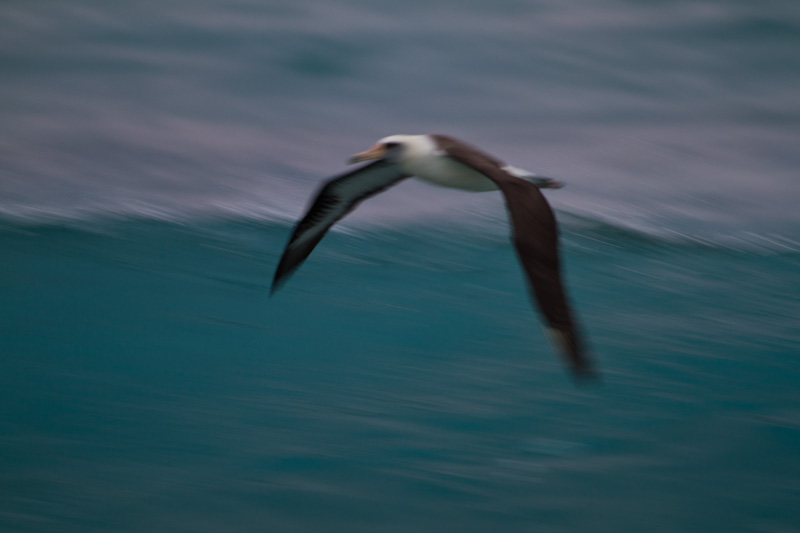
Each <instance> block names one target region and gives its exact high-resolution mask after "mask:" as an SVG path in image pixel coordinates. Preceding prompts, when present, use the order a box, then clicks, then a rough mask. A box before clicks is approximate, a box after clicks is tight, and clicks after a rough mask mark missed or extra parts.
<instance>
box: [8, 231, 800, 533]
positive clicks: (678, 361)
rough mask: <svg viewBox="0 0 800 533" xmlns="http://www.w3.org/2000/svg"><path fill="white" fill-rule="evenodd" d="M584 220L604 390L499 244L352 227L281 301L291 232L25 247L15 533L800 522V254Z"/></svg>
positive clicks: (39, 234) (589, 307)
mask: <svg viewBox="0 0 800 533" xmlns="http://www.w3.org/2000/svg"><path fill="white" fill-rule="evenodd" d="M567 226H568V227H567V229H566V230H565V233H566V235H565V238H566V241H567V246H566V260H567V264H568V267H569V278H570V281H571V286H572V293H573V299H574V300H575V302H576V304H577V306H578V308H579V310H580V313H581V317H582V320H583V322H584V324H585V325H586V327H587V330H588V332H589V335H590V337H591V342H592V346H593V348H594V352H595V354H596V356H597V358H598V360H599V364H600V365H601V367H602V369H603V373H604V383H603V384H602V385H601V386H597V387H589V388H576V387H574V386H573V385H572V383H571V382H570V380H569V378H568V377H567V375H566V374H565V373H564V372H563V369H562V368H561V366H560V363H559V362H558V361H557V360H556V357H555V356H554V354H553V353H552V352H551V350H550V349H549V347H548V346H547V344H546V341H545V339H544V337H543V335H542V334H541V332H540V330H539V328H538V326H536V322H535V317H534V314H533V312H532V310H531V309H530V306H529V304H528V301H527V297H526V296H525V294H524V292H523V291H522V290H520V288H521V278H520V274H519V273H518V268H517V265H516V263H515V259H514V256H513V252H512V250H511V247H510V245H509V244H508V242H507V240H506V239H505V236H501V235H499V236H496V237H484V238H480V239H478V238H474V237H471V236H469V235H463V234H446V235H437V234H432V233H430V232H426V231H424V230H421V231H415V230H409V231H408V232H407V233H391V232H383V233H382V232H375V233H369V234H361V235H344V234H334V235H332V236H331V240H330V242H329V243H326V245H327V246H323V247H322V248H321V249H320V250H318V255H315V257H314V258H312V261H310V262H309V264H308V265H306V268H305V269H303V270H302V271H301V272H300V273H299V274H298V275H297V276H296V278H295V279H293V280H292V281H291V282H290V283H289V284H288V285H287V287H285V289H284V290H283V291H282V292H280V293H278V294H277V295H276V296H275V297H273V298H272V299H268V296H267V295H268V275H267V274H268V273H269V271H270V269H271V266H272V265H271V261H270V259H269V258H270V255H269V252H268V251H269V250H273V249H279V248H280V246H281V245H282V244H283V242H284V239H285V238H286V234H287V232H288V227H283V226H281V225H272V224H257V223H252V222H245V221H240V222H236V221H227V222H219V223H215V224H207V225H206V226H205V227H203V228H199V227H197V226H195V227H190V226H183V225H176V224H165V223H152V222H142V221H138V222H137V221H127V222H117V223H106V224H105V225H104V226H103V227H104V230H105V231H103V232H88V231H84V230H79V229H68V228H64V227H61V228H59V227H6V228H5V231H4V232H3V233H2V234H0V239H2V241H1V242H2V248H3V250H4V251H5V255H4V261H3V262H2V267H0V268H2V272H0V280H2V286H0V290H2V293H3V294H4V302H5V305H4V306H3V307H2V311H0V313H2V319H1V320H0V323H2V324H3V330H2V336H1V337H0V338H2V346H0V348H2V352H3V354H4V356H3V359H2V372H0V379H2V387H1V388H0V390H2V402H0V404H1V405H2V418H0V423H1V424H2V426H0V434H2V435H3V438H2V440H0V458H2V468H0V472H2V474H0V476H1V477H0V486H2V491H3V492H2V498H0V502H2V503H0V513H1V514H0V524H2V527H3V529H4V530H6V531H55V530H58V531H287V530H295V531H296V530H315V531H412V530H423V531H435V530H454V531H455V530H458V531H487V530H497V529H502V530H504V531H532V530H536V531H576V530H577V531H610V530H630V531H641V530H645V529H646V530H650V531H709V530H715V531H793V530H795V528H796V525H797V524H798V521H800V511H798V510H797V506H796V505H795V503H796V502H797V499H798V496H799V495H800V483H799V482H798V479H800V457H799V456H798V453H797V451H798V449H799V448H800V394H798V387H797V385H798V382H799V381H800V361H798V359H797V352H798V347H799V346H800V335H798V330H797V327H796V317H797V316H800V302H798V299H797V298H796V297H795V295H794V294H790V293H789V291H787V287H789V286H790V285H791V284H792V283H793V280H794V279H795V277H796V274H797V271H798V267H800V256H798V254H797V253H796V252H791V253H764V252H760V253H759V252H754V251H747V250H736V249H730V248H727V249H726V248H721V247H718V248H714V247H710V246H702V245H697V244H693V243H684V244H676V243H669V242H665V241H658V240H655V239H648V238H642V237H641V236H640V237H637V236H635V235H630V234H628V235H626V234H623V233H620V232H619V231H618V230H614V229H613V228H609V227H598V228H595V229H594V230H591V231H590V230H587V229H584V231H583V232H582V234H581V235H578V234H577V233H572V232H571V231H570V227H571V225H569V224H567ZM423 252H424V255H419V254H421V253H423ZM478 303H479V305H478Z"/></svg>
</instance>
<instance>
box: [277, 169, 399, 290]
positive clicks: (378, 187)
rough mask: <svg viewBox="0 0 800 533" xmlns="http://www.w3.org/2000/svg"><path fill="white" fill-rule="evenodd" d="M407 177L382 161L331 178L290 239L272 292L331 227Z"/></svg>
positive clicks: (284, 280)
mask: <svg viewBox="0 0 800 533" xmlns="http://www.w3.org/2000/svg"><path fill="white" fill-rule="evenodd" d="M407 177H408V176H407V175H406V174H403V173H401V172H400V171H399V170H398V168H397V166H396V165H394V164H393V163H388V162H386V161H383V160H380V161H376V162H374V163H370V164H369V165H365V166H363V167H360V168H357V169H356V170H354V171H352V172H348V173H346V174H343V175H341V176H337V177H335V178H333V179H331V180H329V181H327V182H326V183H325V184H324V185H323V186H322V188H321V189H320V191H319V192H318V193H317V196H316V198H314V201H313V202H312V203H311V207H310V208H309V209H308V212H306V214H305V216H304V217H303V218H302V219H301V220H300V222H298V224H297V226H296V227H295V229H294V232H293V233H292V237H291V238H290V239H289V244H288V245H287V246H286V250H284V252H283V256H282V257H281V260H280V263H278V268H277V269H276V270H275V277H274V278H273V279H272V289H271V294H274V293H275V291H277V290H278V289H279V288H280V287H281V285H283V283H285V282H286V280H287V279H289V277H290V276H291V275H292V274H293V273H294V271H295V270H297V268H298V267H300V265H302V264H303V261H305V260H306V258H307V257H308V255H309V254H310V253H311V251H312V250H314V248H315V247H316V246H317V244H318V243H319V241H321V240H322V238H323V237H324V236H325V234H326V233H327V232H328V230H329V229H330V228H331V226H333V225H334V224H335V223H336V222H337V221H339V220H340V219H341V218H342V217H344V216H345V215H346V214H347V213H349V212H350V211H352V210H353V209H355V208H356V206H357V205H358V204H359V203H361V202H362V201H363V200H366V199H367V198H369V197H370V196H374V195H376V194H378V193H379V192H381V191H383V190H385V189H387V188H389V187H391V186H392V185H394V184H395V183H397V182H398V181H400V180H402V179H405V178H407Z"/></svg>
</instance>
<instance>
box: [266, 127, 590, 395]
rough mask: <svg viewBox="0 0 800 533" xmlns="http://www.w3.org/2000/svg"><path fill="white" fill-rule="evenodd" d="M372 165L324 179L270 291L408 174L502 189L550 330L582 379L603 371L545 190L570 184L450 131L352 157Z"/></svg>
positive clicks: (386, 142) (385, 141)
mask: <svg viewBox="0 0 800 533" xmlns="http://www.w3.org/2000/svg"><path fill="white" fill-rule="evenodd" d="M348 162H349V163H351V164H355V163H367V164H364V165H362V166H359V167H357V168H355V169H354V170H351V171H349V172H345V173H342V174H340V175H338V176H335V177H333V178H330V179H329V180H327V181H325V182H324V183H323V185H322V187H321V188H320V189H319V191H318V192H317V194H316V196H314V199H313V200H312V201H311V202H310V205H309V207H308V209H307V211H306V213H305V215H304V216H303V217H302V218H301V219H300V220H299V222H298V223H297V225H296V226H295V228H294V231H293V232H292V234H291V237H290V238H289V242H288V244H287V245H286V248H285V250H284V252H283V254H282V256H281V258H280V261H279V262H278V266H277V268H276V270H275V275H274V277H273V280H272V287H271V291H270V295H271V296H272V295H274V293H275V292H276V291H277V290H278V289H279V288H280V287H281V286H282V285H283V284H284V283H285V282H286V281H287V280H288V279H289V277H290V276H291V275H292V274H293V273H294V272H295V271H296V270H297V269H298V268H299V267H300V265H302V264H303V262H304V261H305V260H306V258H307V257H308V256H309V254H311V252H312V251H313V250H314V248H315V247H316V246H317V244H319V242H320V241H321V240H322V238H323V237H324V236H325V235H326V233H327V232H328V230H330V228H331V227H332V226H333V225H334V224H335V223H336V222H338V221H339V220H341V219H342V218H343V217H344V216H345V215H347V214H348V213H350V212H351V211H353V209H355V208H356V207H357V206H358V205H359V204H360V203H361V202H363V201H364V200H366V199H368V198H370V197H372V196H375V195H376V194H378V193H380V192H382V191H385V190H386V189H388V188H390V187H392V186H393V185H396V184H397V183H399V182H401V181H403V180H405V179H407V178H411V177H414V178H417V179H420V180H422V181H425V182H429V183H432V184H435V185H439V186H442V187H449V188H455V189H462V190H466V191H473V192H481V191H491V190H498V189H499V190H500V192H501V193H502V195H503V196H504V198H505V202H506V207H507V210H508V213H509V218H510V222H511V227H512V229H511V236H512V241H513V244H514V247H515V249H516V253H517V256H518V258H519V261H520V263H521V265H522V269H523V271H524V274H525V278H526V280H527V285H528V289H529V291H530V293H531V296H532V299H533V301H534V302H535V303H536V306H537V307H538V309H539V312H540V314H541V317H542V318H543V322H544V324H543V329H544V331H545V333H546V334H547V337H548V338H549V339H550V341H551V343H552V344H553V345H554V347H555V348H556V350H557V351H559V352H560V353H561V355H562V357H563V359H564V360H565V363H566V366H567V368H568V369H569V370H570V371H571V373H572V375H573V377H575V378H576V380H583V379H585V378H594V377H597V372H596V370H595V368H594V364H593V362H592V359H591V357H590V356H589V354H588V351H587V349H586V347H585V345H584V342H583V338H582V334H581V331H580V327H579V324H578V322H577V320H576V318H575V317H574V313H573V311H572V308H571V306H570V303H569V300H568V297H567V293H566V289H565V287H564V281H563V277H562V272H561V258H560V252H559V235H558V234H559V230H558V224H557V221H556V218H555V214H554V213H553V210H552V208H551V207H550V205H549V204H548V202H547V200H545V197H544V195H543V194H542V192H541V191H540V189H557V188H560V187H561V186H562V185H563V184H562V183H561V182H560V181H559V180H556V179H553V178H547V177H543V176H539V175H537V174H535V173H532V172H528V171H526V170H524V169H521V168H518V167H514V166H512V165H508V164H506V163H503V162H502V161H501V160H499V159H497V158H495V157H493V156H491V155H489V154H487V153H485V152H483V151H482V150H480V149H478V148H476V147H474V146H472V145H470V144H467V143H465V142H463V141H461V140H458V139H455V138H453V137H450V136H447V135H440V134H423V135H390V136H388V137H384V138H382V139H380V140H379V141H378V142H377V143H376V144H375V145H374V146H373V147H371V148H369V149H368V150H365V151H363V152H360V153H357V154H355V155H353V156H352V157H351V158H350V159H349V161H348Z"/></svg>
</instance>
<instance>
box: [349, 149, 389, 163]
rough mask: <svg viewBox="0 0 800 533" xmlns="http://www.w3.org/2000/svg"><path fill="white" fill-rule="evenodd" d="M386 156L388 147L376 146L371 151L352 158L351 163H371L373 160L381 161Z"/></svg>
mask: <svg viewBox="0 0 800 533" xmlns="http://www.w3.org/2000/svg"><path fill="white" fill-rule="evenodd" d="M384 156H386V145H385V144H376V145H375V146H373V147H372V148H370V149H369V150H366V151H364V152H359V153H357V154H355V155H354V156H352V157H350V160H349V163H351V164H352V163H361V162H362V161H371V160H373V159H380V158H382V157H384Z"/></svg>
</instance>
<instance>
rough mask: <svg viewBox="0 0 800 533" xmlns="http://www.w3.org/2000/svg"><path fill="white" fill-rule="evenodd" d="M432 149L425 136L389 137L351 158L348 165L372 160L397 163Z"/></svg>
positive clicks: (430, 142) (429, 141) (431, 143)
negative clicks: (385, 160)
mask: <svg viewBox="0 0 800 533" xmlns="http://www.w3.org/2000/svg"><path fill="white" fill-rule="evenodd" d="M432 149H433V142H432V141H431V140H430V139H429V137H428V136H427V135H389V136H388V137H384V138H383V139H381V140H379V141H378V142H377V143H376V144H375V146H373V147H372V148H370V149H369V150H366V151H364V152H360V153H357V154H355V155H354V156H352V157H351V158H350V163H360V162H362V161H369V160H372V159H387V160H389V161H392V162H399V161H400V160H402V159H407V158H409V157H414V156H418V155H422V154H423V153H428V152H430V151H431V150H432Z"/></svg>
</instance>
